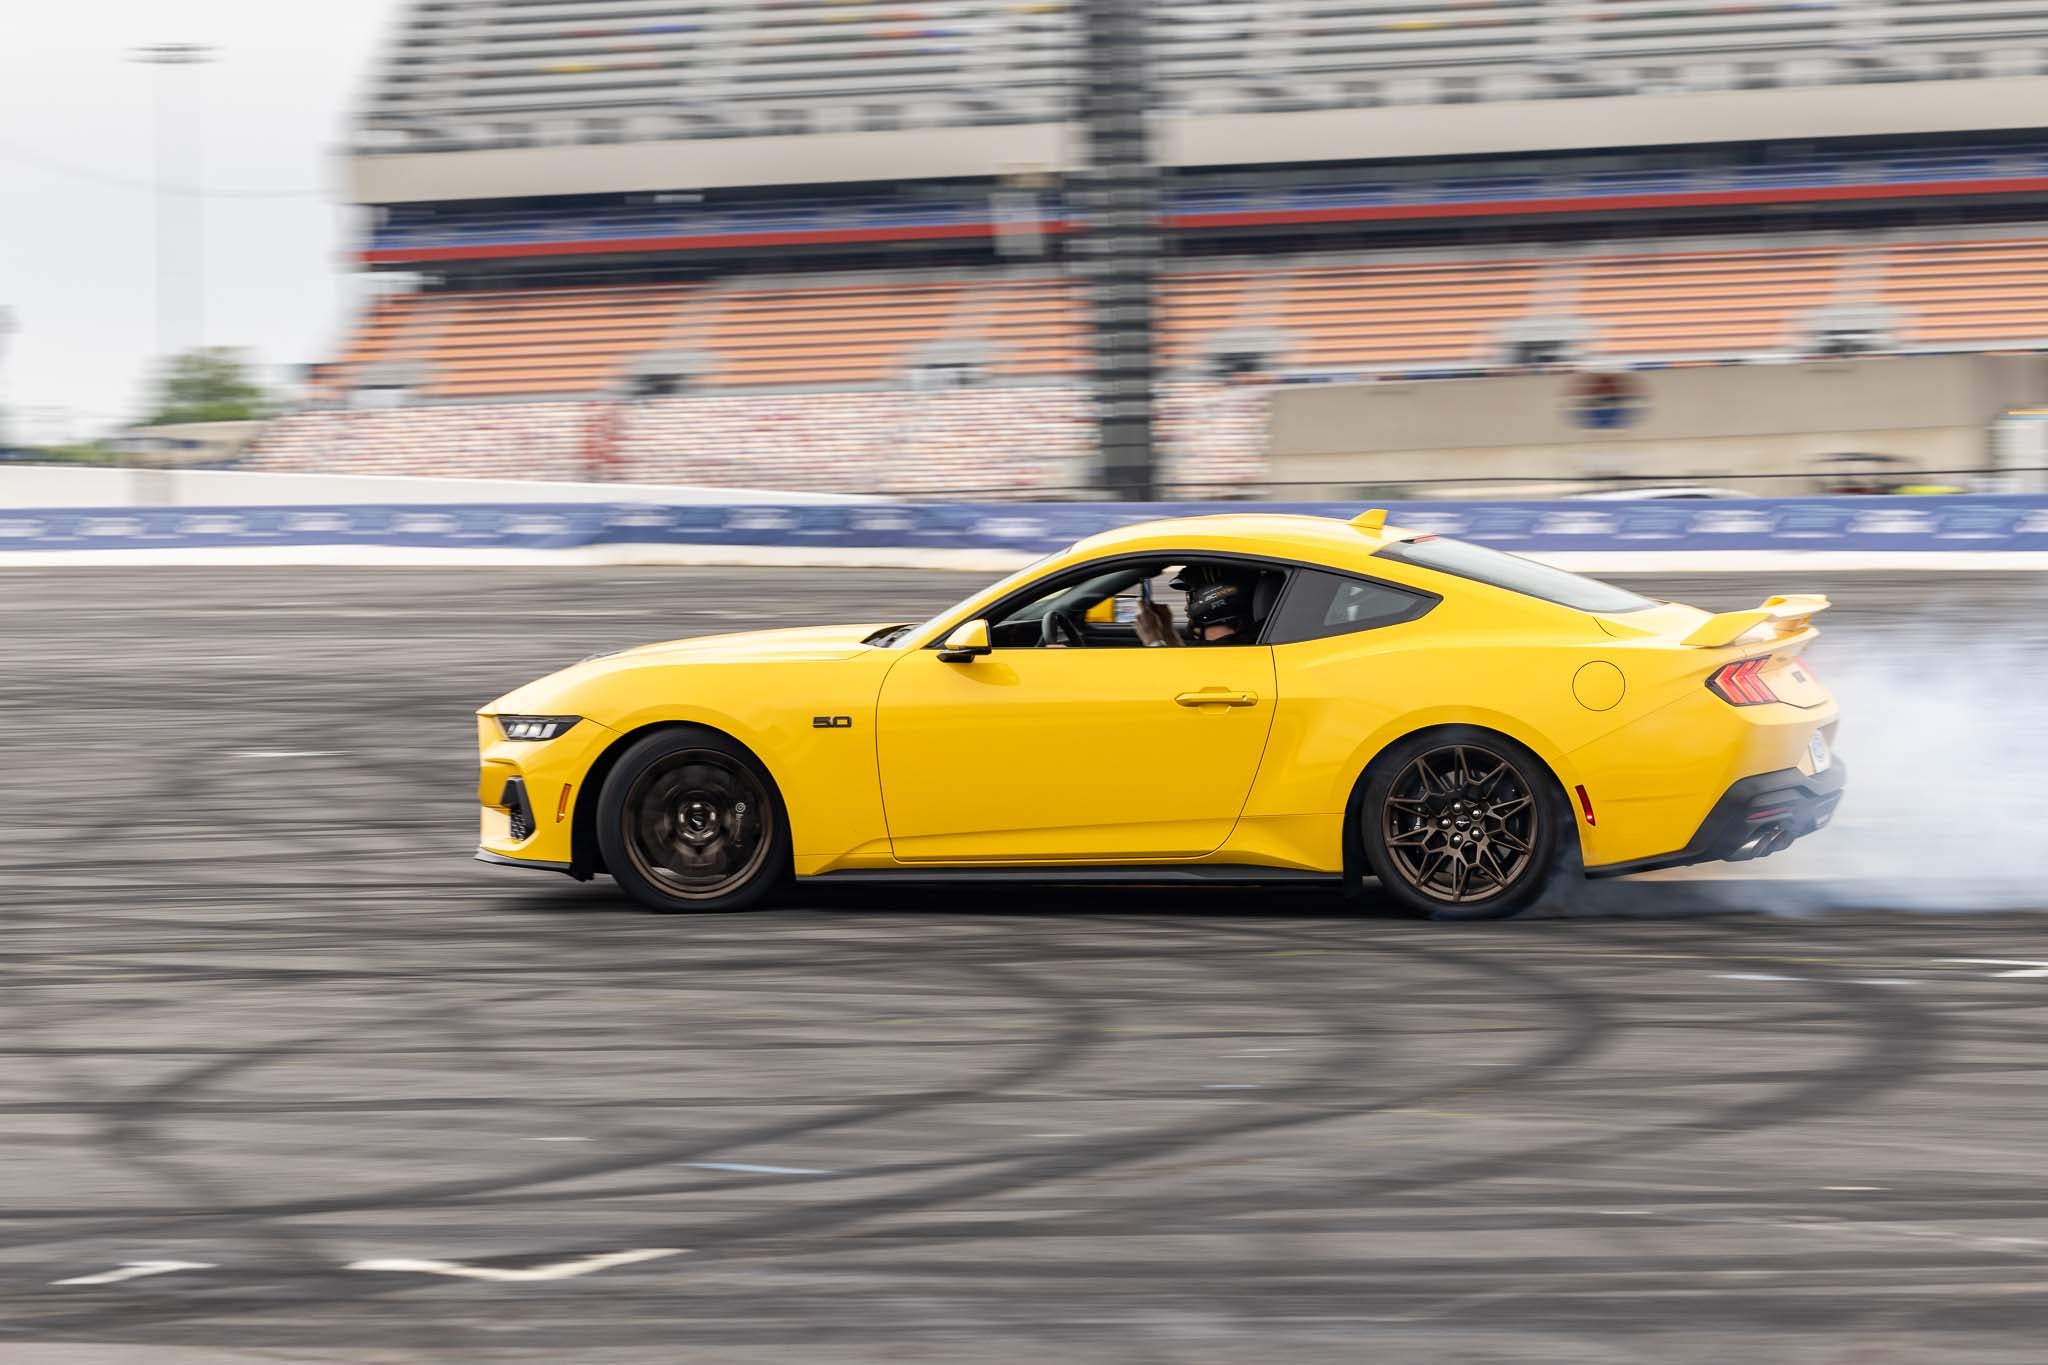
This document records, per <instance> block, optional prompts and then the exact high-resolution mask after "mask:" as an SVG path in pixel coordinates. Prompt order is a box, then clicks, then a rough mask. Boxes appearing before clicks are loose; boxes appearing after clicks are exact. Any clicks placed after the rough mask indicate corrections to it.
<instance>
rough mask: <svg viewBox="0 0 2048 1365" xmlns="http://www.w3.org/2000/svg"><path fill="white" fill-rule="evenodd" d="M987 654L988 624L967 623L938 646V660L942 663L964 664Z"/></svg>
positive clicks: (982, 622)
mask: <svg viewBox="0 0 2048 1365" xmlns="http://www.w3.org/2000/svg"><path fill="white" fill-rule="evenodd" d="M988 652H989V643H988V622H986V621H969V622H968V623H967V624H966V625H964V626H962V627H960V628H959V629H958V630H956V631H954V632H953V633H952V634H951V635H948V636H947V637H946V642H945V643H944V644H942V645H940V646H939V658H940V660H941V661H942V662H944V663H949V664H964V663H971V662H973V661H974V660H975V659H978V658H980V657H981V656H982V655H984V654H986V653H988Z"/></svg>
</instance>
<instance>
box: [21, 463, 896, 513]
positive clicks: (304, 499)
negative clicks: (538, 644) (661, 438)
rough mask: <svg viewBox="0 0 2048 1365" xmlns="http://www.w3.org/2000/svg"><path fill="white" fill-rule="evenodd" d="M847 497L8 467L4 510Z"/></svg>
mask: <svg viewBox="0 0 2048 1365" xmlns="http://www.w3.org/2000/svg"><path fill="white" fill-rule="evenodd" d="M879 501H882V499H879V498H869V497H861V496H856V495H853V494H846V493H785V492H776V491H771V490H766V489H758V488H702V487H696V486H693V485H687V484H684V485H675V484H632V483H535V482H514V481H510V480H504V481H499V480H490V479H420V478H394V477H366V476H362V475H352V474H245V473H240V472H237V471H233V470H206V469H107V468H101V467H97V466H92V465H62V464H55V465H14V464H0V508H15V509H21V508H35V507H327V506H337V505H343V504H348V505H360V504H365V503H376V504H382V505H390V504H417V503H438V504H445V503H478V502H482V503H490V502H547V503H564V502H652V503H662V504H666V505H669V506H699V505H724V504H730V503H746V504H750V505H760V504H763V503H784V504H788V503H843V502H879Z"/></svg>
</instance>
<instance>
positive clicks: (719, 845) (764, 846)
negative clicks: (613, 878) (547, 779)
mask: <svg viewBox="0 0 2048 1365" xmlns="http://www.w3.org/2000/svg"><path fill="white" fill-rule="evenodd" d="M619 815H620V820H621V821H622V824H623V829H622V832H623V833H624V835H625V840H624V842H625V845H626V852H627V854H628V856H630V857H631V859H632V861H633V867H634V870H635V871H637V872H638V873H639V874H640V875H641V876H642V877H644V878H646V879H647V880H648V881H649V882H652V883H653V884H654V885H655V886H657V887H659V888H660V889H661V890H662V891H663V892H665V893H666V894H668V895H670V896H674V897H676V898H677V899H679V900H713V899H716V898H717V897H720V896H723V895H726V894H727V893H729V892H732V891H734V890H737V889H738V888H740V887H742V886H745V885H746V884H747V883H748V882H749V881H750V880H751V879H752V878H753V877H754V876H755V874H756V873H758V872H759V871H760V870H761V865H762V863H763V862H765V861H766V860H767V857H768V851H769V846H770V844H771V843H773V841H774V836H775V808H774V805H773V804H772V803H771V802H770V801H769V799H768V793H767V792H766V791H765V790H764V789H763V787H762V785H761V783H760V781H759V779H758V778H756V777H755V776H754V774H753V773H752V772H750V771H748V769H747V766H746V765H745V764H744V763H742V762H741V761H740V760H739V759H737V758H735V757H734V756H733V755H730V754H726V753H721V752H720V751H718V750H716V749H676V750H673V751H671V752H669V753H666V754H663V755H662V756H661V757H659V758H658V759H656V760H655V761H654V762H653V763H650V764H649V765H648V766H647V767H646V768H645V769H643V770H642V771H641V772H640V773H639V774H638V775H637V776H636V777H635V778H634V779H633V785H632V786H631V787H629V788H628V789H627V791H626V797H625V800H624V802H623V803H622V804H621V807H620V812H619Z"/></svg>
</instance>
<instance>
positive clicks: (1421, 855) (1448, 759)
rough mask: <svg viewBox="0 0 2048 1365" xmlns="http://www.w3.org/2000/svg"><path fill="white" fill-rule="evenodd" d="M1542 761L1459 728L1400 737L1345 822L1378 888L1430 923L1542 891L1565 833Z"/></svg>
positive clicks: (1500, 912)
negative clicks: (1351, 825) (1351, 822)
mask: <svg viewBox="0 0 2048 1365" xmlns="http://www.w3.org/2000/svg"><path fill="white" fill-rule="evenodd" d="M1556 788H1557V783H1556V782H1555V781H1554V780H1553V779H1552V777H1551V775H1550V772H1549V770H1548V769H1547V768H1546V767H1545V766H1544V765H1543V763H1542V760H1540V759H1538V758H1537V757H1536V756H1535V755H1534V754H1532V753H1530V752H1529V751H1528V750H1527V749H1525V748H1523V747H1522V746H1521V745H1519V744H1516V743H1515V742H1514V741H1512V740H1510V739H1507V738H1506V737H1504V736H1501V735H1496V734H1493V733H1492V732H1490V731H1486V730H1479V729H1474V728H1472V727H1469V726H1452V727H1449V728H1446V729H1442V730H1432V731H1427V732H1424V733H1422V734H1419V735H1413V736H1410V737H1409V738H1407V739H1404V740H1402V741H1400V742H1399V743H1397V744H1395V745H1394V746H1393V747H1392V748H1390V749H1389V750H1388V751H1387V752H1386V753H1385V754H1383V755H1382V756H1381V757H1380V758H1379V759H1378V760H1377V761H1376V762H1375V763H1374V765H1373V768H1372V772H1371V774H1370V775H1369V776H1368V778H1367V780H1366V783H1365V788H1364V791H1363V793H1362V799H1361V800H1360V801H1359V802H1358V803H1357V808H1356V810H1355V811H1354V813H1353V818H1354V819H1356V820H1357V821H1358V822H1359V830H1358V832H1359V841H1360V844H1361V846H1362V847H1363V849H1364V852H1365V858H1366V862H1367V863H1368V865H1370V867H1371V868H1372V871H1373V875H1374V876H1376V877H1377V878H1379V883H1380V888H1381V889H1382V890H1383V891H1384V892H1385V893H1386V894H1387V895H1388V896H1390V897H1391V898H1392V899H1393V900H1395V901H1396V902H1398V903H1399V904H1400V905H1401V906H1402V907H1403V908H1405V909H1407V910H1409V911H1412V912H1414V913H1417V914H1423V915H1428V916H1429V917H1430V918H1432V919H1500V918H1504V917H1506V916H1508V915H1512V914H1514V913H1516V912H1517V911H1519V910H1522V909H1524V908H1526V907H1527V906H1528V905H1529V904H1530V903H1531V902H1533V901H1535V900H1536V898H1537V897H1538V896H1540V895H1542V894H1543V889H1544V887H1545V886H1547V885H1548V884H1549V883H1550V881H1551V879H1552V877H1553V875H1554V874H1555V873H1556V871H1557V867H1558V864H1559V861H1560V856H1561V855H1560V851H1559V850H1560V849H1561V847H1562V846H1563V841H1564V839H1565V838H1566V837H1567V836H1569V835H1571V834H1573V833H1575V832H1576V831H1575V830H1573V829H1572V828H1571V826H1570V824H1569V821H1568V819H1566V818H1565V817H1566V812H1565V811H1564V803H1563V799H1562V796H1561V795H1560V794H1559V793H1558V791H1557V790H1556Z"/></svg>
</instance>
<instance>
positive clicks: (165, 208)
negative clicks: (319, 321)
mask: <svg viewBox="0 0 2048 1365" xmlns="http://www.w3.org/2000/svg"><path fill="white" fill-rule="evenodd" d="M213 55H214V54H213V49H212V48H210V47H208V46H206V45H205V44H204V43H148V44H145V45H144V46H142V47H138V48H136V49H135V50H134V52H133V53H131V54H130V56H131V57H132V58H133V60H135V61H137V62H140V63H141V64H142V65H144V66H147V67H151V68H153V70H152V71H151V76H152V78H153V79H152V81H151V84H152V86H153V87H154V88H153V90H152V92H151V95H152V104H153V109H154V120H155V124H156V153H155V165H156V174H155V176H154V180H155V184H156V205H155V216H156V221H155V229H156V350H157V363H158V364H160V365H161V364H166V363H168V362H169V360H170V357H171V354H172V352H173V351H175V350H176V349H177V345H178V337H177V332H178V317H177V311H178V310H177V308H176V306H175V305H174V304H173V303H172V301H171V296H172V290H173V285H172V281H173V279H174V278H175V277H176V275H177V264H178V261H177V255H178V250H177V245H176V243H175V242H174V241H173V240H172V232H171V209H172V206H173V204H174V202H175V200H176V198H177V196H178V191H177V190H176V189H174V188H173V187H172V185H171V183H170V174H171V153H172V141H173V139H172V128H171V120H170V116H169V110H168V108H167V107H166V105H167V98H166V97H167V95H168V93H169V92H168V86H169V82H168V81H167V80H166V79H165V75H166V68H169V67H174V66H200V65H203V64H204V63H206V62H210V61H212V60H213ZM191 149H192V155H191V164H192V184H191V185H190V186H188V187H187V189H186V191H185V193H186V194H187V195H188V196H189V197H190V198H191V201H192V222H191V239H192V240H191V272H192V291H191V326H192V333H193V338H194V341H195V343H198V344H203V343H204V342H205V335H204V334H205V320H204V318H203V315H202V314H201V311H200V310H201V308H202V306H203V302H204V298H205V296H204V294H203V293H202V292H201V280H202V275H203V271H204V265H205V263H204V261H203V259H202V257H201V251H202V248H203V245H204V240H205V239H204V231H205V223H204V217H203V215H204V213H205V203H204V201H203V200H202V199H201V198H200V196H199V183H198V182H199V177H200V173H201V172H200V166H201V163H200V156H199V132H198V130H197V127H196V126H195V128H194V130H193V132H192V142H191Z"/></svg>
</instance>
